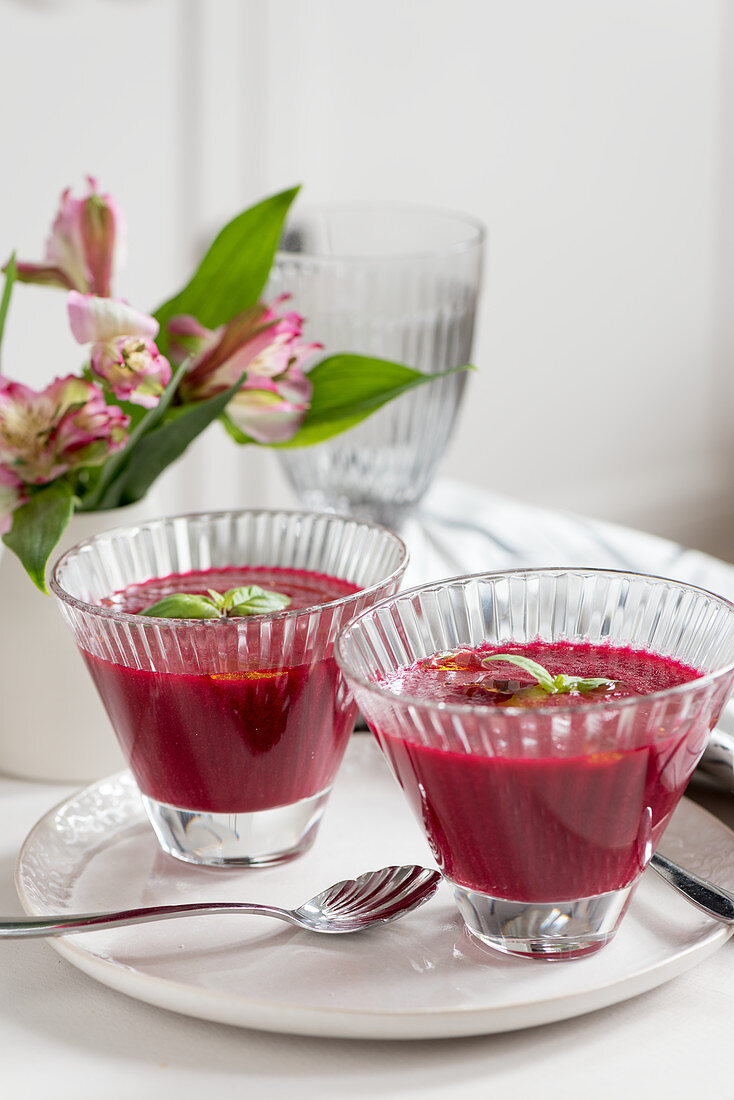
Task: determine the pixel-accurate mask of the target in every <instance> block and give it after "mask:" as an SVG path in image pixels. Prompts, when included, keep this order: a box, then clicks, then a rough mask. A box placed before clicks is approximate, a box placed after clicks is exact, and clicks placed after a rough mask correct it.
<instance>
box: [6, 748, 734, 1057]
mask: <svg viewBox="0 0 734 1100" xmlns="http://www.w3.org/2000/svg"><path fill="white" fill-rule="evenodd" d="M661 850H664V851H665V852H666V853H667V854H668V855H670V856H672V858H674V859H676V860H678V861H679V862H681V863H684V864H685V865H686V866H688V867H690V868H692V869H694V870H696V871H698V873H699V874H703V875H704V876H705V877H709V878H711V879H714V880H715V881H717V882H719V883H721V884H722V885H724V886H727V887H729V888H731V889H734V834H733V833H731V832H730V831H729V830H728V829H727V828H726V827H725V826H724V825H722V824H721V823H720V822H719V821H718V820H717V819H716V818H714V817H712V816H711V815H710V814H708V813H706V812H705V811H704V810H702V809H701V808H700V807H698V806H696V805H695V804H693V803H691V802H687V801H686V800H684V801H683V802H682V803H681V805H680V806H679V808H678V810H677V811H676V813H675V816H674V818H673V820H672V822H671V824H670V826H669V827H668V831H667V832H666V836H665V840H664V844H663V845H662V846H661ZM412 862H416V863H423V864H427V865H432V863H433V861H432V859H431V855H430V852H429V850H428V847H427V844H426V842H425V840H424V839H423V837H422V835H421V833H420V831H419V829H418V826H417V825H416V823H415V822H414V821H413V819H412V817H411V815H410V813H409V811H408V809H407V806H406V805H405V804H404V802H403V796H402V794H401V792H400V791H399V789H398V787H397V785H396V784H395V782H394V781H393V779H392V777H391V776H390V774H389V773H388V771H387V768H386V766H385V764H384V762H383V760H382V758H381V756H380V754H379V751H378V749H377V747H376V745H375V744H374V742H373V741H372V739H371V738H370V737H369V736H365V735H358V736H355V737H354V738H353V739H352V743H351V745H350V748H349V751H348V753H347V757H346V759H345V762H344V765H343V767H342V770H341V772H340V774H339V778H338V781H337V783H336V786H335V788H334V791H333V794H332V798H331V801H330V803H329V806H328V808H327V811H326V815H325V817H324V820H323V824H322V827H321V832H320V834H319V836H318V838H317V841H316V844H315V846H314V848H313V849H312V850H311V851H310V852H309V853H307V854H306V855H305V856H303V857H301V858H300V859H297V860H294V861H293V862H292V863H288V864H284V865H281V866H278V867H272V868H263V869H251V870H246V871H232V870H220V869H216V870H215V869H208V868H198V867H192V866H186V865H184V864H180V863H178V862H177V861H176V860H174V859H172V858H171V857H170V856H167V855H165V854H164V853H163V852H162V851H161V850H160V849H159V847H158V844H157V842H156V840H155V837H154V835H153V833H152V830H151V829H150V826H149V825H148V823H147V820H146V819H145V816H144V813H143V808H142V805H141V801H140V797H139V795H138V792H137V788H136V787H135V784H134V783H133V781H132V779H131V777H130V776H129V775H128V774H127V773H123V774H121V775H119V776H114V777H112V778H110V779H107V780H103V781H102V782H100V783H97V784H95V785H94V786H91V787H88V788H87V789H86V790H84V791H82V792H81V793H80V794H78V795H76V796H75V797H73V798H71V799H69V800H67V801H65V802H64V803H62V804H61V805H60V806H58V807H57V808H56V809H54V810H51V811H50V812H49V813H47V814H46V815H45V816H44V817H43V818H42V819H41V820H40V821H39V822H38V824H37V825H36V826H35V827H34V828H33V830H32V831H31V833H30V834H29V836H28V838H27V839H26V842H25V844H24V846H23V849H22V851H21V854H20V857H19V860H18V866H17V872H16V881H17V888H18V894H19V896H20V899H21V902H22V904H23V906H24V908H25V909H26V911H27V912H28V913H30V914H33V915H38V916H45V915H48V914H51V913H71V912H90V911H99V910H105V909H116V908H129V907H131V906H138V905H159V904H166V903H172V902H183V901H199V900H206V901H258V902H270V903H272V904H276V905H298V904H300V903H301V902H302V901H304V900H305V899H306V898H309V897H311V896H312V895H313V894H314V893H316V892H317V891H318V890H320V889H322V888H324V887H326V886H328V885H330V884H331V883H332V882H336V881H337V880H338V879H340V878H344V877H352V876H354V875H357V874H360V873H361V872H363V871H367V870H372V869H374V868H377V867H381V866H384V865H386V864H390V863H412ZM730 934H731V930H730V929H729V928H728V927H725V926H724V925H721V924H718V923H717V922H715V921H713V920H711V919H709V918H707V917H705V916H704V915H703V914H702V913H700V912H698V910H696V909H695V908H694V907H693V906H691V905H690V904H689V903H688V902H686V901H685V900H684V899H683V898H681V897H680V896H679V895H677V894H676V893H675V892H674V891H673V890H672V889H671V888H670V887H669V886H667V885H666V884H665V883H664V882H662V880H660V879H659V878H658V877H657V876H656V875H655V874H654V872H652V871H648V872H647V873H646V874H645V875H644V877H643V880H642V882H641V884H640V887H639V888H638V890H637V892H636V894H635V897H634V899H633V901H632V904H631V906H630V910H629V913H628V915H627V917H626V918H625V921H624V923H623V925H622V927H621V929H620V932H619V933H618V935H617V938H616V939H615V941H614V942H613V943H612V944H610V945H609V946H607V947H605V948H604V949H603V950H602V951H600V952H599V953H598V954H596V955H593V956H591V957H589V958H587V959H579V960H576V961H573V962H564V963H552V964H548V963H539V962H535V961H526V960H523V959H517V958H511V957H508V956H502V955H499V954H496V953H493V952H491V951H489V950H488V949H486V948H483V947H482V946H480V945H479V944H477V943H475V942H474V941H473V940H472V939H471V938H470V936H469V935H468V934H467V933H466V932H465V930H464V928H463V925H462V922H461V919H460V917H459V915H458V912H457V911H456V909H455V907H454V904H453V900H452V897H451V894H450V891H449V890H448V888H447V887H445V886H442V887H441V888H440V889H439V891H438V893H437V895H436V896H435V897H434V898H433V899H432V900H431V901H429V902H428V903H427V904H426V905H425V906H424V907H423V908H422V909H420V910H418V911H417V912H415V913H412V914H409V915H408V916H406V917H405V918H403V919H402V920H400V921H397V922H396V923H394V924H391V925H386V926H384V927H381V928H376V929H374V930H372V931H370V932H367V933H362V934H359V935H354V936H318V935H314V934H311V933H307V932H300V931H298V930H296V929H290V928H288V927H287V926H284V925H280V924H278V923H276V922H274V921H272V920H267V919H266V918H260V917H247V916H210V917H192V918H185V919H183V920H180V919H179V920H172V921H166V922H163V923H158V924H145V925H139V926H136V927H130V928H120V929H111V930H99V931H95V932H89V933H85V934H83V935H69V936H65V937H60V938H57V939H50V940H49V942H50V943H51V944H52V945H53V946H54V947H55V948H56V950H57V951H58V952H59V953H60V954H61V955H63V956H64V957H65V958H66V959H68V960H69V961H70V962H71V963H73V964H74V966H76V967H78V968H79V969H80V970H83V971H84V972H85V973H87V974H89V975H90V976H91V977H93V978H95V979H96V980H98V981H100V982H102V983H104V984H105V985H107V986H110V987H111V988H112V989H115V990H119V991H120V992H122V993H126V994H128V995H129V996H131V997H135V998H138V999H139V1000H141V1001H146V1002H148V1003H150V1004H153V1005H158V1006H160V1007H162V1008H165V1009H170V1010H172V1011H174V1012H181V1013H185V1014H187V1015H190V1016H197V1017H200V1018H202V1019H207V1020H215V1021H220V1022H222V1023H226V1024H234V1025H240V1026H243V1027H250V1028H259V1029H261V1030H266V1031H276V1032H290V1033H295V1034H303V1035H319V1036H333V1037H350V1038H365V1039H417V1038H439V1037H448V1036H458V1035H478V1034H488V1033H491V1032H501V1031H510V1030H513V1029H517V1028H523V1027H531V1026H534V1025H537V1024H544V1023H548V1022H550V1021H554V1020H562V1019H566V1018H568V1017H572V1016H577V1015H580V1014H582V1013H586V1012H591V1011H593V1010H595V1009H598V1008H602V1007H604V1006H606V1005H610V1004H614V1003H616V1002H619V1001H623V1000H625V999H626V998H629V997H633V996H635V995H637V994H638V993H642V992H644V991H646V990H648V989H652V988H653V987H655V986H657V985H660V984H661V983H662V982H665V981H667V980H668V979H670V978H673V977H675V975H677V974H680V973H682V972H683V971H684V970H687V969H688V968H690V967H692V966H694V965H695V964H696V963H698V962H700V961H702V960H703V959H704V958H706V957H707V956H708V955H709V954H711V953H712V952H713V951H715V950H716V949H717V948H718V947H720V946H721V945H722V944H723V943H725V942H726V940H727V939H728V937H729V935H730Z"/></svg>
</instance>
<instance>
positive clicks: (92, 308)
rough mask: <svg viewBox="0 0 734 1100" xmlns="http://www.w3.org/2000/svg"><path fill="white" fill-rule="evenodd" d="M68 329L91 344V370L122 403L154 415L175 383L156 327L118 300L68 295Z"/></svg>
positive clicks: (72, 292) (75, 292)
mask: <svg viewBox="0 0 734 1100" xmlns="http://www.w3.org/2000/svg"><path fill="white" fill-rule="evenodd" d="M67 307H68V311H69V324H70V325H71V331H72V333H73V334H74V338H75V339H76V340H77V342H78V343H80V344H92V350H91V353H90V357H89V367H90V370H91V371H92V374H93V375H95V377H96V378H99V379H100V380H101V381H102V382H104V383H105V384H106V385H107V386H109V388H110V390H111V391H112V393H114V395H115V397H117V398H118V399H119V400H120V401H129V402H131V404H133V405H142V407H143V408H145V409H151V408H152V407H153V406H154V405H156V404H157V403H158V400H159V399H160V396H161V394H162V393H163V390H164V389H165V388H166V386H167V385H168V383H169V382H170V380H171V366H170V364H169V362H168V360H167V359H166V358H165V356H163V355H161V353H160V352H159V351H158V348H157V347H156V345H155V343H154V339H155V337H156V336H157V335H158V328H159V325H158V322H157V321H156V320H155V319H154V318H153V317H149V316H148V315H147V313H139V312H138V311H137V310H136V309H132V308H131V307H130V306H129V305H127V303H126V302H123V301H120V300H119V299H117V298H99V297H95V296H94V295H92V294H79V293H78V292H77V291H76V290H72V291H71V292H70V293H69V298H68V302H67Z"/></svg>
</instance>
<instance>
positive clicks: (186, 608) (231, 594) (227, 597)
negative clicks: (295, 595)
mask: <svg viewBox="0 0 734 1100" xmlns="http://www.w3.org/2000/svg"><path fill="white" fill-rule="evenodd" d="M208 592H209V595H208V596H198V595H195V594H194V593H193V592H172V593H171V594H170V595H169V596H164V597H163V599H162V600H158V602H157V603H154V604H151V606H150V607H146V608H144V609H143V610H142V611H138V615H150V616H151V617H154V618H157V619H224V618H240V617H244V616H245V615H268V614H272V613H273V612H276V611H284V610H285V608H286V607H288V605H289V604H290V602H291V598H290V596H286V595H285V594H284V593H283V592H274V591H273V590H272V589H266V588H260V586H259V585H257V584H249V585H244V586H243V587H241V588H230V590H229V591H228V592H225V593H224V594H223V595H222V593H220V592H215V590H214V589H213V588H209V589H208Z"/></svg>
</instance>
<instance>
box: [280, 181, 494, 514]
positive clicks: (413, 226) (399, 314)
mask: <svg viewBox="0 0 734 1100" xmlns="http://www.w3.org/2000/svg"><path fill="white" fill-rule="evenodd" d="M484 236H485V233H484V227H483V226H482V225H481V224H480V223H479V222H477V221H476V220H475V219H473V218H470V217H468V216H466V215H462V214H451V213H447V212H445V211H441V210H431V209H422V208H420V207H413V206H397V205H391V204H387V203H383V204H370V205H367V204H365V205H351V206H349V205H343V206H340V205H331V206H324V207H318V208H314V209H312V210H311V211H304V212H303V213H301V214H300V215H296V216H295V217H294V220H293V221H292V222H291V223H290V224H289V226H288V228H287V231H286V234H285V236H284V240H283V246H282V248H281V250H280V251H279V252H278V254H277V255H276V258H275V263H274V265H273V270H272V273H271V278H270V283H269V287H268V294H269V295H270V296H271V297H273V296H276V295H278V294H284V293H285V294H289V295H290V296H291V301H290V303H289V304H290V305H291V306H292V308H294V309H295V310H297V311H298V312H299V313H301V314H303V316H304V317H305V318H306V325H305V328H304V332H305V334H306V335H307V336H308V337H310V338H311V339H314V340H318V341H320V342H321V343H322V344H323V345H324V348H325V353H327V354H332V353H337V352H356V353H359V354H365V355H374V356H377V357H380V358H386V359H393V360H397V361H399V362H403V363H406V364H407V365H408V366H411V367H414V368H416V369H418V370H420V371H424V372H428V371H442V370H446V369H448V368H451V367H458V366H463V365H464V364H465V363H468V362H469V361H470V359H471V347H472V337H473V332H474V315H475V311H476V304H477V294H478V292H479V284H480V277H481V270H482V252H483V245H484ZM466 382H467V376H466V374H464V373H461V374H457V375H452V376H450V377H448V378H445V379H441V380H438V381H437V382H434V383H431V384H430V385H427V386H424V387H421V388H420V389H418V390H416V391H414V392H412V393H408V394H403V395H402V396H401V397H398V398H397V399H395V400H393V401H391V402H390V403H389V404H388V405H386V406H385V407H384V408H382V409H380V410H379V411H378V412H376V413H374V414H373V415H372V416H370V417H369V418H368V419H367V420H365V421H364V422H363V423H362V424H360V425H358V426H357V427H355V428H352V429H350V430H349V431H348V432H345V433H344V434H343V435H341V436H338V437H337V438H335V439H333V440H330V441H328V442H326V443H322V444H320V445H318V446H315V447H309V448H307V449H302V450H301V449H299V450H297V451H290V450H285V451H281V452H279V459H280V462H281V464H282V467H283V469H284V471H285V473H286V475H287V477H288V479H289V480H290V482H291V484H292V485H293V487H294V488H295V490H296V492H297V493H298V496H299V499H300V500H301V502H302V503H303V504H304V505H305V506H307V507H309V508H327V509H330V510H332V509H333V510H335V511H339V512H347V513H350V514H352V515H356V516H360V517H362V518H365V519H372V520H377V521H378V522H380V523H385V524H387V525H388V526H393V527H394V526H397V525H399V523H400V521H401V520H402V518H403V516H404V515H405V514H406V513H407V512H409V511H410V509H411V508H412V507H413V506H414V505H415V504H416V503H417V502H418V501H419V500H420V499H421V497H422V496H423V494H424V493H425V492H426V490H427V488H428V487H429V485H430V483H431V480H432V478H433V476H434V473H435V470H436V466H437V464H438V462H439V461H440V459H441V457H442V455H443V453H444V450H445V448H446V445H447V443H448V441H449V437H450V435H451V431H452V428H453V426H454V422H455V420H456V415H457V412H458V409H459V405H460V402H461V399H462V396H463V393H464V389H465V386H466Z"/></svg>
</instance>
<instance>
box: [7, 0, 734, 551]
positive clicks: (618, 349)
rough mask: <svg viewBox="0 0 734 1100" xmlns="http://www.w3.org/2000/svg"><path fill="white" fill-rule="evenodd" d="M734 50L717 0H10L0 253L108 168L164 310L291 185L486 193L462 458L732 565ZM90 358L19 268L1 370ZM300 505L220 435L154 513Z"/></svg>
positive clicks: (520, 493) (144, 301)
mask: <svg viewBox="0 0 734 1100" xmlns="http://www.w3.org/2000/svg"><path fill="white" fill-rule="evenodd" d="M732 56H734V5H732V3H731V2H727V0H512V2H510V0H504V2H501V0H452V3H451V4H450V5H449V4H447V3H445V0H371V2H370V4H369V5H365V4H361V3H356V2H351V0H242V2H238V0H127V2H125V0H56V2H53V0H46V2H43V0H35V2H32V0H25V2H23V0H0V95H1V96H2V100H1V101H0V102H1V103H2V110H1V111H0V148H1V149H2V173H1V174H0V198H1V199H2V201H0V252H2V253H5V252H9V251H10V249H11V248H12V247H17V248H18V251H19V254H20V255H21V256H22V257H24V258H27V259H33V258H36V257H40V254H41V249H42V245H43V238H44V234H45V232H46V228H47V225H48V223H49V221H50V218H51V216H52V214H53V211H54V208H55V204H56V201H57V197H58V193H59V192H60V190H61V188H62V187H63V186H65V185H67V184H69V183H72V182H77V183H78V184H80V183H81V178H82V176H83V174H84V173H86V172H88V171H93V172H94V173H96V174H97V175H98V176H99V178H100V181H101V183H102V184H103V186H104V187H105V188H108V189H109V190H110V191H112V192H113V194H114V195H115V196H116V197H117V198H118V199H119V201H120V202H121V203H122V204H123V206H124V207H125V209H126V211H127V214H128V219H129V222H130V242H129V262H128V265H127V268H126V271H125V273H124V277H123V278H122V279H121V280H120V282H119V286H118V290H119V292H120V293H122V294H124V295H125V296H127V297H128V298H129V299H130V300H131V301H132V302H133V303H134V304H136V305H138V306H139V307H141V308H148V309H152V308H154V307H155V306H156V305H157V304H158V303H159V301H161V300H162V299H163V298H166V297H168V296H169V294H170V293H171V292H172V291H173V289H175V288H177V287H178V285H179V284H180V283H182V282H183V281H184V279H185V278H186V277H187V275H188V272H189V270H190V268H191V265H192V264H193V262H194V259H195V258H196V256H197V255H198V254H199V251H200V249H201V247H202V245H203V244H204V243H205V242H206V241H207V240H208V239H209V237H210V236H211V235H212V233H213V232H214V231H215V230H216V228H217V227H218V226H219V224H221V222H222V221H224V220H225V219H226V218H227V217H229V216H231V215H232V214H233V213H235V212H236V211H237V210H238V209H240V208H241V207H243V206H245V205H247V204H249V203H250V202H252V201H255V200H256V199H257V198H259V197H261V196H263V195H264V194H265V193H267V192H271V191H274V190H279V189H281V188H283V187H285V186H289V185H290V184H292V183H294V182H303V183H304V184H305V185H306V186H305V198H306V199H307V200H308V201H319V200H322V199H330V198H343V199H349V198H354V199H366V198H396V199H412V200H416V201H420V202H422V203H429V204H438V205H442V206H447V207H453V208H455V209H464V210H466V211H469V212H471V213H474V214H476V215H478V216H480V217H481V218H482V219H483V220H485V221H486V222H487V224H488V225H489V228H490V259H489V264H488V271H487V280H486V286H485V292H484V296H483V302H482V309H481V314H480V319H479V328H478V332H477V341H476V348H475V356H474V358H475V362H476V363H477V365H478V367H479V373H478V374H477V375H475V376H474V377H473V378H472V381H471V397H470V400H469V401H468V402H467V403H466V405H465V407H464V410H463V413H462V417H461V420H460V424H459V428H458V431H457V434H456V437H455V439H454V442H453V445H452V447H451V450H450V452H449V454H447V456H446V459H445V462H444V466H443V470H444V472H445V473H449V474H452V475H453V476H459V477H461V478H463V479H465V480H470V481H472V482H474V483H476V484H478V485H482V486H485V487H486V488H488V489H496V490H501V491H503V492H507V493H510V494H512V495H514V496H516V497H519V498H521V499H527V500H532V501H545V502H548V503H549V504H552V505H554V506H558V507H564V508H568V509H572V510H575V511H581V512H586V513H588V514H590V515H596V516H603V517H607V518H610V519H614V520H618V521H621V522H625V523H628V524H631V525H636V526H640V527H644V528H647V529H648V530H653V531H656V532H659V533H661V534H665V535H668V536H671V537H675V538H679V539H681V540H682V541H684V542H687V543H689V544H692V545H697V546H700V547H703V548H707V549H710V550H713V551H715V552H718V553H721V554H722V555H724V556H727V557H730V558H732V559H734V497H733V494H732V480H733V478H732V474H733V473H734V433H732V431H731V429H730V423H731V419H732V409H733V408H734V386H733V385H732V381H731V377H732V370H733V368H734V322H733V321H732V305H731V303H732V302H733V301H734V215H733V214H732V206H733V204H734V75H732V69H731V65H728V64H727V58H731V57H732ZM77 363H78V355H77V349H76V347H75V345H74V344H73V342H72V341H71V338H70V336H69V335H68V333H67V330H66V324H65V317H64V303H63V295H62V294H58V295H54V294H53V292H51V291H44V290H41V289H35V288H20V290H19V292H18V293H17V296H16V301H15V303H14V308H13V314H12V316H11V321H10V327H9V330H8V333H7V343H6V346H5V350H4V357H3V364H2V368H3V371H4V373H6V374H9V375H11V376H15V377H18V378H22V379H23V380H25V381H28V382H29V383H31V384H35V385H41V384H42V383H44V382H45V381H46V380H47V379H49V378H50V377H51V376H52V375H53V374H56V373H61V372H63V371H65V370H69V369H74V368H75V367H76V365H77ZM286 496H287V491H286V489H285V486H284V484H283V481H282V479H281V478H280V475H279V473H278V469H277V464H276V461H275V459H274V457H273V455H271V454H270V453H267V452H265V453H263V452H255V451H253V450H251V449H250V450H237V449H235V448H234V447H233V446H232V445H231V444H230V443H229V441H228V440H226V439H224V438H222V436H221V435H220V434H219V428H218V426H215V427H214V428H213V429H211V430H210V432H209V433H208V434H207V436H206V437H205V438H204V439H202V440H201V441H200V442H198V443H197V444H196V445H195V447H194V448H193V449H192V454H191V455H190V456H188V457H187V458H186V459H185V460H184V462H183V463H182V464H181V466H180V468H179V469H178V470H176V471H173V472H172V473H171V474H169V475H167V477H166V479H165V482H164V485H163V486H162V489H161V491H159V493H158V494H157V501H156V507H158V506H159V501H160V500H161V497H162V499H163V506H164V507H165V510H171V509H172V508H178V507H206V506H209V505H212V506H220V505H229V504H250V503H263V502H266V501H269V502H273V503H281V502H283V501H284V500H285V499H286Z"/></svg>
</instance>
